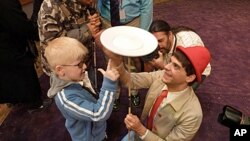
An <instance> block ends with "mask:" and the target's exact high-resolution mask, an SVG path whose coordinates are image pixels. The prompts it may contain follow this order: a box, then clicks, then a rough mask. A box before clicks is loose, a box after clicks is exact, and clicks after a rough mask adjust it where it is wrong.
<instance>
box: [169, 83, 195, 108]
mask: <svg viewBox="0 0 250 141" xmlns="http://www.w3.org/2000/svg"><path fill="white" fill-rule="evenodd" d="M170 93H171V94H176V95H178V96H176V97H175V100H173V101H170V103H169V104H170V105H171V106H172V107H173V108H174V109H175V111H179V110H180V109H181V108H182V106H183V105H184V104H185V103H186V102H187V100H188V99H189V98H190V97H191V96H192V95H193V94H194V91H193V89H192V88H191V87H190V86H188V87H187V88H186V89H184V90H182V91H180V92H170Z"/></svg>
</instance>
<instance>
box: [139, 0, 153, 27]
mask: <svg viewBox="0 0 250 141" xmlns="http://www.w3.org/2000/svg"><path fill="white" fill-rule="evenodd" d="M140 12H141V13H140V28H142V29H145V30H148V29H149V26H150V24H151V22H152V19H153V0H141V7H140Z"/></svg>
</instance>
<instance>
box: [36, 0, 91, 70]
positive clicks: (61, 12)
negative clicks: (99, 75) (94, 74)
mask: <svg viewBox="0 0 250 141" xmlns="http://www.w3.org/2000/svg"><path fill="white" fill-rule="evenodd" d="M87 17H88V10H87V7H86V6H84V5H82V4H80V3H79V2H77V0H44V1H43V3H42V5H41V8H40V11H39V13H38V21H37V22H38V27H39V37H40V45H41V47H42V48H41V62H42V67H43V71H44V72H45V73H46V74H48V75H49V74H50V69H49V67H48V64H47V61H46V58H45V57H44V51H45V48H46V46H47V43H48V42H49V41H51V40H53V39H54V38H57V37H60V36H68V37H72V38H75V39H77V40H79V41H80V42H82V43H83V45H84V46H86V47H87V48H88V50H89V56H88V57H87V58H88V59H87V60H88V61H87V66H88V67H89V65H92V64H93V63H92V60H93V59H91V58H93V57H92V56H93V49H92V48H93V46H94V44H93V41H92V35H91V32H90V31H89V29H88V27H87V23H88V22H89V21H88V18H87Z"/></svg>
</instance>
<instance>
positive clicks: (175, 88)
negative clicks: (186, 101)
mask: <svg viewBox="0 0 250 141" xmlns="http://www.w3.org/2000/svg"><path fill="white" fill-rule="evenodd" d="M167 86H168V91H169V92H179V91H182V90H184V89H186V88H187V87H188V85H187V84H185V83H184V84H167Z"/></svg>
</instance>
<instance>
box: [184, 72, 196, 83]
mask: <svg viewBox="0 0 250 141" xmlns="http://www.w3.org/2000/svg"><path fill="white" fill-rule="evenodd" d="M195 78H196V75H195V74H192V75H189V76H187V78H186V81H187V83H190V82H193V81H194V80H195Z"/></svg>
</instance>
